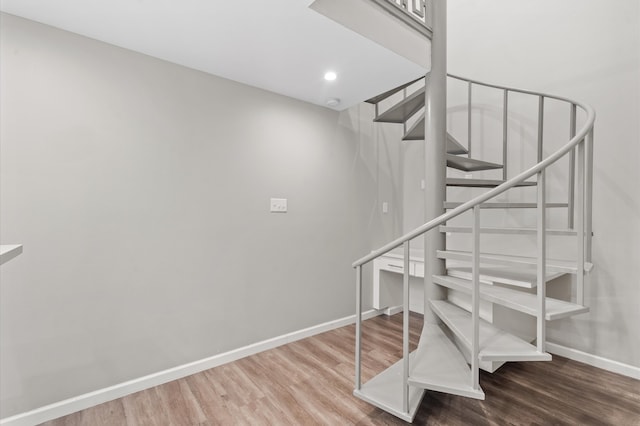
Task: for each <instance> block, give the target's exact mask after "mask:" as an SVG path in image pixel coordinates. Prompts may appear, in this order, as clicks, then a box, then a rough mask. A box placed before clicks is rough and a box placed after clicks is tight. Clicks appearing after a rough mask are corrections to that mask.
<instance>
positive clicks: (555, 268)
mask: <svg viewBox="0 0 640 426" xmlns="http://www.w3.org/2000/svg"><path fill="white" fill-rule="evenodd" d="M437 256H438V258H440V259H450V260H463V261H466V262H471V260H472V259H471V253H470V252H468V251H457V250H438V251H437ZM480 262H481V263H485V264H486V263H489V264H494V265H510V266H519V267H530V268H534V267H535V266H536V265H537V262H538V260H537V259H536V258H535V257H526V256H511V255H506V254H493V253H481V254H480ZM592 268H593V264H592V263H589V262H585V263H584V270H585V271H586V272H589V271H591V269H592ZM577 271H578V267H577V266H576V263H575V262H572V261H568V260H555V259H547V272H566V273H569V274H575V273H576V272H577Z"/></svg>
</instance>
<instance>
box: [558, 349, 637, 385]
mask: <svg viewBox="0 0 640 426" xmlns="http://www.w3.org/2000/svg"><path fill="white" fill-rule="evenodd" d="M547 352H550V353H552V354H555V355H559V356H563V357H565V358H569V359H572V360H574V361H579V362H582V363H584V364H588V365H591V366H593V367H597V368H601V369H603V370H607V371H611V372H613V373H618V374H622V375H623V376H627V377H631V378H633V379H637V380H640V367H634V366H633V365H629V364H624V363H622V362H618V361H614V360H611V359H607V358H603V357H601V356H597V355H592V354H588V353H586V352H582V351H579V350H577V349H572V348H568V347H566V346H562V345H559V344H557V343H550V342H547Z"/></svg>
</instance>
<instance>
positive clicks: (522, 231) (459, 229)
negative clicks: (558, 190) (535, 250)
mask: <svg viewBox="0 0 640 426" xmlns="http://www.w3.org/2000/svg"><path fill="white" fill-rule="evenodd" d="M439 229H440V232H453V233H459V234H470V233H471V227H470V226H450V225H442V226H440V228H439ZM480 233H481V234H509V235H536V234H537V233H538V230H537V229H536V228H499V227H497V228H494V227H486V228H480ZM577 234H578V233H577V232H576V231H575V229H547V235H569V236H575V235H577Z"/></svg>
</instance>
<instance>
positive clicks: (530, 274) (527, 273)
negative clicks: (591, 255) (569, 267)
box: [447, 266, 565, 288]
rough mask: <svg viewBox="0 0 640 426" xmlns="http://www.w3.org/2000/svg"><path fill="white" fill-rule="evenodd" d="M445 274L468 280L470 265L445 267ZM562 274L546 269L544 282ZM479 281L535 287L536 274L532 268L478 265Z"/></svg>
mask: <svg viewBox="0 0 640 426" xmlns="http://www.w3.org/2000/svg"><path fill="white" fill-rule="evenodd" d="M447 274H449V275H450V276H452V277H456V278H462V279H465V280H470V279H471V267H470V266H449V267H448V268H447ZM562 275H565V273H564V272H550V271H547V274H546V277H545V280H546V281H545V282H549V281H551V280H554V279H556V278H558V277H561V276H562ZM480 282H483V283H486V284H490V285H494V284H504V285H510V286H515V287H520V288H536V287H537V285H538V276H537V275H536V271H535V270H534V269H523V268H521V267H508V266H493V267H487V266H480Z"/></svg>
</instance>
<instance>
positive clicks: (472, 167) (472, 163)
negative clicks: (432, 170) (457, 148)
mask: <svg viewBox="0 0 640 426" xmlns="http://www.w3.org/2000/svg"><path fill="white" fill-rule="evenodd" d="M447 167H451V168H453V169H458V170H464V171H465V172H477V171H481V170H495V169H501V168H502V164H496V163H490V162H488V161H483V160H475V159H473V158H467V157H458V156H457V155H451V154H447Z"/></svg>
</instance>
